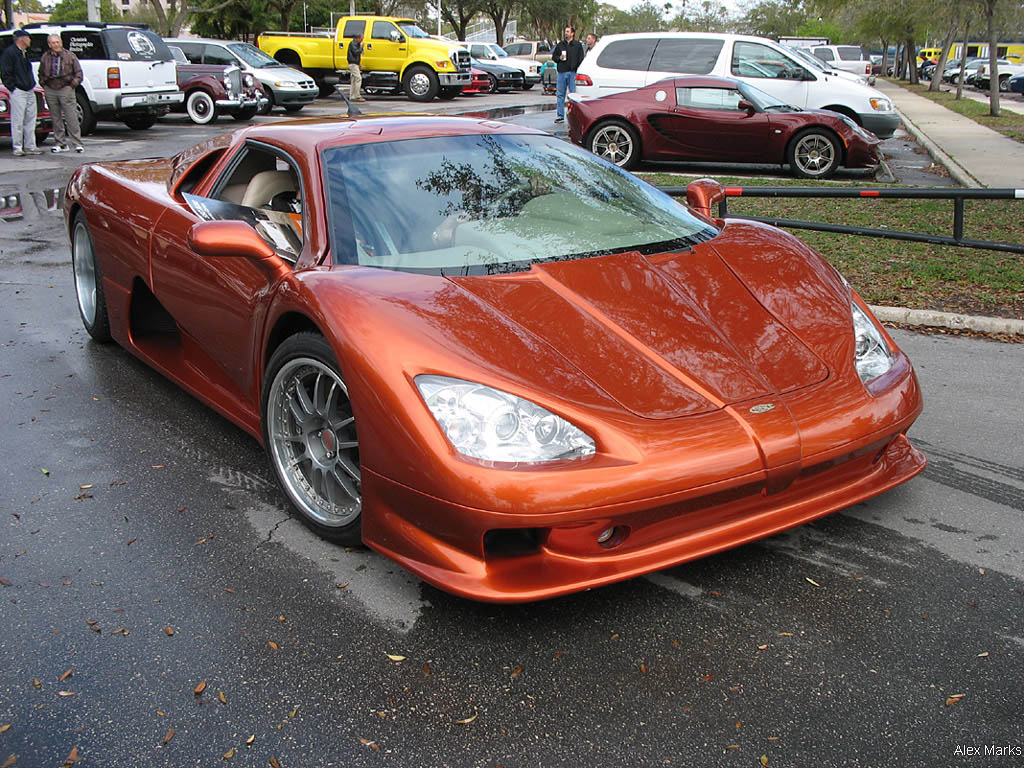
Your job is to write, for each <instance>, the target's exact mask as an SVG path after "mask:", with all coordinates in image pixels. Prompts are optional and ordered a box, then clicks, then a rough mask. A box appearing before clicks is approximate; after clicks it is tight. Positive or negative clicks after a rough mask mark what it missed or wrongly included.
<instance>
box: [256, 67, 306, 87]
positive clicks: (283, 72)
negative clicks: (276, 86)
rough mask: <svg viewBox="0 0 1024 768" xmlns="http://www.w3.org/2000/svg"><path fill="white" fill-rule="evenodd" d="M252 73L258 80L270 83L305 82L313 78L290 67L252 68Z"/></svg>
mask: <svg viewBox="0 0 1024 768" xmlns="http://www.w3.org/2000/svg"><path fill="white" fill-rule="evenodd" d="M252 73H253V75H255V76H256V77H257V78H258V79H259V80H262V81H264V82H271V83H277V82H283V83H305V82H307V81H312V79H313V78H311V77H310V76H309V75H307V74H306V73H305V72H300V71H299V70H297V69H292V68H291V67H260V68H259V69H254V70H252Z"/></svg>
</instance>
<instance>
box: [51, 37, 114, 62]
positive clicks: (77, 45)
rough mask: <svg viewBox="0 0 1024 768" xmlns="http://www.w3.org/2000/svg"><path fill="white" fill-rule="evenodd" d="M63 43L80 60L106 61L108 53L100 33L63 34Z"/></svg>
mask: <svg viewBox="0 0 1024 768" xmlns="http://www.w3.org/2000/svg"><path fill="white" fill-rule="evenodd" d="M60 38H61V42H63V43H64V47H65V48H67V49H68V50H69V51H71V52H72V53H73V54H75V56H77V57H78V58H79V59H83V60H84V59H105V58H107V52H106V50H105V49H104V48H103V39H102V38H101V37H100V33H99V31H93V30H88V31H82V32H61V34H60Z"/></svg>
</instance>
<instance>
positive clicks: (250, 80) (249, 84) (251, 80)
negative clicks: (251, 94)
mask: <svg viewBox="0 0 1024 768" xmlns="http://www.w3.org/2000/svg"><path fill="white" fill-rule="evenodd" d="M242 82H243V83H244V84H245V87H246V88H252V87H253V86H254V85H256V79H255V78H254V77H253V76H252V75H246V76H245V77H243V78H242Z"/></svg>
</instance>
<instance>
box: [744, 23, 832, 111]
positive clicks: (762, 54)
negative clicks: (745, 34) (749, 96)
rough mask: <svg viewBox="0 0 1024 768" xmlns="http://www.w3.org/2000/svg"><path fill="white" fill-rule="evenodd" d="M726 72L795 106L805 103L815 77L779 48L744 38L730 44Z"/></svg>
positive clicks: (802, 105)
mask: <svg viewBox="0 0 1024 768" xmlns="http://www.w3.org/2000/svg"><path fill="white" fill-rule="evenodd" d="M732 45H733V49H732V60H731V64H730V73H731V75H732V77H735V78H736V79H738V80H742V81H744V82H748V83H750V84H751V85H753V86H754V87H755V88H760V89H761V90H762V91H764V92H765V93H767V94H769V95H771V96H774V97H775V98H777V99H778V100H779V101H784V102H785V103H787V104H792V105H793V106H795V107H806V106H807V90H808V83H809V82H812V81H815V80H817V77H815V76H814V74H812V73H811V72H810V70H808V69H806V68H804V67H803V66H802V65H801V64H799V63H798V62H797V61H796V60H795V59H791V58H790V57H789V56H786V55H785V54H784V53H782V51H779V50H776V49H775V48H772V47H769V46H767V45H764V44H763V43H755V42H750V41H746V40H737V41H735V42H734V43H733V44H732Z"/></svg>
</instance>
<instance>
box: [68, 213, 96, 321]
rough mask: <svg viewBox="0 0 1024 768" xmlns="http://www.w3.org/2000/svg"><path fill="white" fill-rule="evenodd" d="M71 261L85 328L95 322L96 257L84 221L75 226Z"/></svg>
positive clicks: (76, 293)
mask: <svg viewBox="0 0 1024 768" xmlns="http://www.w3.org/2000/svg"><path fill="white" fill-rule="evenodd" d="M71 261H72V262H73V264H74V269H75V295H76V296H78V308H79V309H80V310H81V312H82V319H83V320H85V324H86V325H87V326H91V325H93V324H94V323H95V322H96V255H95V254H94V253H93V251H92V240H91V239H90V237H89V230H88V228H87V227H86V225H85V221H84V220H83V221H79V222H78V223H77V224H76V225H75V234H74V238H73V239H72V242H71Z"/></svg>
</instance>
